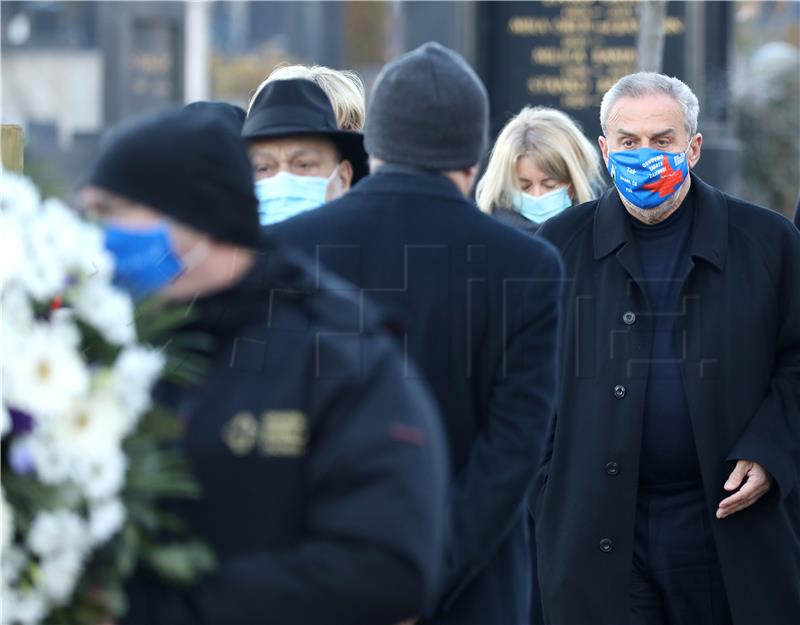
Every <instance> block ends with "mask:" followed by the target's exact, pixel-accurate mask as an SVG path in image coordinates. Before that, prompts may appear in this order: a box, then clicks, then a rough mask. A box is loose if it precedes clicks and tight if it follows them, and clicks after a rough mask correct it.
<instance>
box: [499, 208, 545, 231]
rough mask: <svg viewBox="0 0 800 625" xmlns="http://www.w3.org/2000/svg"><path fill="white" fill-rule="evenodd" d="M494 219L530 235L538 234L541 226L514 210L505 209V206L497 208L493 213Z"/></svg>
mask: <svg viewBox="0 0 800 625" xmlns="http://www.w3.org/2000/svg"><path fill="white" fill-rule="evenodd" d="M492 217H494V218H495V219H497V220H499V221H500V222H502V223H504V224H506V225H507V226H512V227H514V228H517V229H519V230H522V231H523V232H527V233H528V234H536V231H537V230H538V229H539V226H540V224H537V223H536V222H535V221H531V220H530V219H527V218H526V217H525V216H524V215H522V214H521V213H519V212H518V211H515V210H514V209H513V208H505V207H503V206H497V207H495V209H494V210H493V211H492Z"/></svg>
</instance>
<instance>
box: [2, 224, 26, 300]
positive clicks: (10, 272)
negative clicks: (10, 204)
mask: <svg viewBox="0 0 800 625" xmlns="http://www.w3.org/2000/svg"><path fill="white" fill-rule="evenodd" d="M24 241H25V240H24V238H23V228H22V223H21V222H20V220H19V219H17V218H16V217H15V216H14V215H12V214H11V213H8V212H6V211H3V212H0V286H3V288H4V286H5V285H6V284H8V283H10V282H16V281H17V280H18V278H19V272H20V270H21V268H22V266H23V264H24V263H25V262H26V258H25V243H24Z"/></svg>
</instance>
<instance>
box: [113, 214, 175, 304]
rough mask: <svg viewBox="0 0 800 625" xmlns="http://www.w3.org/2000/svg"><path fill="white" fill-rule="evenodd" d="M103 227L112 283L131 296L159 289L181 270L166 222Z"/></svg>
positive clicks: (146, 293)
mask: <svg viewBox="0 0 800 625" xmlns="http://www.w3.org/2000/svg"><path fill="white" fill-rule="evenodd" d="M103 230H104V232H105V235H106V241H105V245H106V249H107V250H108V251H109V252H110V253H111V255H112V256H113V257H114V283H115V284H116V285H117V286H119V287H120V288H123V289H125V290H127V291H128V292H129V293H130V294H131V295H132V296H133V297H134V298H135V299H140V298H143V297H145V296H147V295H151V294H153V293H155V292H156V291H160V290H161V289H163V288H164V287H166V286H167V285H169V284H170V283H171V282H172V281H173V280H175V279H176V278H177V277H178V276H180V275H181V273H183V271H184V269H185V267H184V264H183V262H182V261H181V259H180V258H179V257H178V254H177V252H176V251H175V248H174V246H173V244H172V240H171V239H170V236H169V229H168V228H167V224H166V222H163V221H162V222H160V223H158V224H157V225H155V226H152V227H150V228H146V229H139V228H129V227H124V226H114V225H106V226H104V227H103Z"/></svg>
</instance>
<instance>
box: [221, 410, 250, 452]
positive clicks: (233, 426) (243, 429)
mask: <svg viewBox="0 0 800 625" xmlns="http://www.w3.org/2000/svg"><path fill="white" fill-rule="evenodd" d="M222 440H223V441H224V442H225V444H226V445H227V446H228V449H230V450H231V452H232V453H233V454H235V455H237V456H246V455H247V454H249V453H250V452H251V451H252V450H253V447H255V444H256V441H257V440H258V421H257V420H256V418H255V416H253V414H252V413H250V412H240V413H237V414H236V415H235V416H234V417H233V418H232V419H231V420H230V421H228V423H226V424H225V426H224V427H223V428H222Z"/></svg>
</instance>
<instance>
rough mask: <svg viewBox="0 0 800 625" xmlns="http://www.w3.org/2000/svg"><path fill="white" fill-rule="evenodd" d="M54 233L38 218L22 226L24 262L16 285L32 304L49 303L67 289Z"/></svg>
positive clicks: (48, 225) (66, 277)
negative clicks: (36, 302)
mask: <svg viewBox="0 0 800 625" xmlns="http://www.w3.org/2000/svg"><path fill="white" fill-rule="evenodd" d="M57 239H58V232H56V231H54V230H53V228H52V226H51V224H50V223H49V222H48V221H47V220H46V219H43V218H42V217H39V218H36V219H31V220H30V221H28V222H26V223H25V244H26V256H27V258H26V261H25V262H24V263H23V264H22V266H21V267H20V268H19V277H20V283H21V284H22V285H23V286H24V287H25V290H26V291H27V292H28V293H29V294H30V295H31V297H33V298H34V299H35V300H37V301H40V302H46V301H49V300H50V299H51V298H53V297H54V296H55V295H58V294H59V293H60V292H61V291H62V290H63V289H64V287H66V286H67V284H68V281H69V276H68V274H67V271H66V267H65V266H64V264H63V262H62V260H61V259H60V258H59V255H58V247H57Z"/></svg>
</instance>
